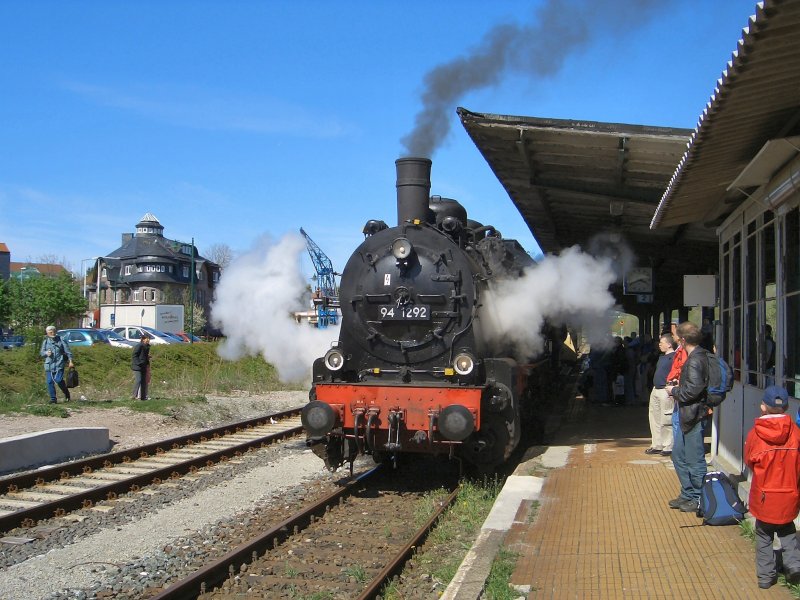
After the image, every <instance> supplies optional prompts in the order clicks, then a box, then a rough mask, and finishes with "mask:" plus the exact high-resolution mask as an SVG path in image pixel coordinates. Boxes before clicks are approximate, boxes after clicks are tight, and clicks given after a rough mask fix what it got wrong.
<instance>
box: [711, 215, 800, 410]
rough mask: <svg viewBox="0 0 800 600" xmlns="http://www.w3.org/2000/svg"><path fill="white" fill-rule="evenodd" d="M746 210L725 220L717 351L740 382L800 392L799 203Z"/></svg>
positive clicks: (795, 394) (794, 393)
mask: <svg viewBox="0 0 800 600" xmlns="http://www.w3.org/2000/svg"><path fill="white" fill-rule="evenodd" d="M754 212H757V211H755V210H753V209H748V210H746V211H744V212H743V213H742V214H741V215H740V219H739V218H737V219H735V222H734V223H729V224H727V225H726V227H725V229H724V230H723V232H722V233H721V238H720V242H721V246H720V252H721V255H720V308H721V321H722V328H723V332H724V335H723V342H722V347H721V348H718V349H717V350H718V352H719V353H720V354H721V355H722V356H723V357H724V358H725V359H726V360H727V361H728V362H729V363H730V364H731V366H732V367H733V369H734V376H735V378H736V380H737V381H740V382H741V383H743V384H745V385H752V386H756V387H761V388H765V387H767V386H770V385H782V386H784V387H785V388H786V389H787V390H788V392H789V394H790V395H792V396H794V397H798V396H800V208H798V199H794V201H793V202H791V203H787V204H786V205H783V206H781V207H779V208H778V209H777V210H775V211H770V210H761V212H758V214H754Z"/></svg>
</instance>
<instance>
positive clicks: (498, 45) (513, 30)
mask: <svg viewBox="0 0 800 600" xmlns="http://www.w3.org/2000/svg"><path fill="white" fill-rule="evenodd" d="M672 4H673V0H545V1H544V2H543V3H542V4H541V5H539V6H538V8H537V9H536V10H535V12H534V15H533V19H532V22H531V23H528V24H517V23H508V24H503V25H498V26H496V27H494V28H492V29H491V30H490V31H489V32H487V33H486V35H485V36H484V38H483V40H482V42H481V43H480V44H479V45H478V46H477V47H476V48H474V49H473V50H472V51H471V52H469V53H468V54H467V55H465V56H461V57H458V58H456V59H454V60H452V61H451V62H449V63H446V64H443V65H439V66H438V67H435V68H434V69H433V70H432V71H430V72H428V73H427V74H426V75H425V80H424V90H423V92H422V109H421V110H420V112H419V113H417V116H416V119H415V124H414V129H413V130H412V131H411V133H409V134H408V135H406V136H405V137H404V138H403V139H402V140H401V142H402V143H403V145H404V146H405V148H406V151H407V152H408V154H409V155H410V156H425V157H429V158H430V157H432V156H433V153H434V152H435V151H436V149H437V148H438V147H439V146H440V145H441V144H442V142H443V141H444V139H445V138H446V137H447V134H448V132H449V131H450V123H451V122H450V118H451V116H452V114H453V112H454V110H455V107H456V105H457V102H458V100H459V98H461V97H462V96H464V95H465V94H466V93H467V92H469V91H471V90H476V89H480V88H485V87H489V86H493V85H496V84H498V83H499V82H500V81H501V79H502V78H503V77H504V76H505V74H506V73H508V72H515V73H522V74H527V75H530V76H532V77H536V78H541V77H546V76H548V75H552V74H554V73H556V72H558V71H559V69H561V67H562V65H563V63H564V60H565V59H566V58H567V57H568V56H569V55H570V54H571V53H573V52H575V51H576V50H578V49H580V48H582V47H585V46H587V45H588V44H589V43H590V42H591V41H592V40H593V39H594V38H596V37H602V36H608V35H619V34H620V32H624V31H625V30H629V29H631V28H635V27H637V26H640V25H641V24H642V23H644V22H646V20H647V19H649V18H650V17H651V16H652V14H653V13H655V12H656V9H658V10H666V9H668V8H669V6H670V5H672Z"/></svg>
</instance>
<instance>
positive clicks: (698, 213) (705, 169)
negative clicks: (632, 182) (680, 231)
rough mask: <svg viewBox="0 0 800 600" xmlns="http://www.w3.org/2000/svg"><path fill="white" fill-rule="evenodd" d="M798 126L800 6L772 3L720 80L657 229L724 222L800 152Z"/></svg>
mask: <svg viewBox="0 0 800 600" xmlns="http://www.w3.org/2000/svg"><path fill="white" fill-rule="evenodd" d="M799 123H800V1H798V0H767V1H765V2H763V3H760V4H759V5H758V6H756V13H755V15H753V16H752V17H751V18H750V21H749V23H748V26H747V28H746V29H745V30H744V31H743V35H742V38H741V39H740V40H739V43H738V45H737V47H736V50H735V51H734V53H733V55H732V56H731V60H730V61H729V62H728V65H727V68H726V69H725V71H724V72H723V73H722V75H721V76H720V78H719V79H718V80H717V82H716V88H715V90H714V93H713V94H712V96H711V99H710V100H709V102H708V104H707V105H706V108H705V110H704V111H703V114H702V115H701V116H700V120H699V122H698V124H697V127H696V128H695V130H694V131H693V132H692V134H691V141H690V144H689V146H688V148H687V149H686V152H685V154H684V155H683V156H682V157H681V159H680V162H679V164H678V167H677V169H676V171H675V174H674V176H673V177H672V178H671V180H670V182H669V185H668V186H667V188H666V190H665V193H664V195H663V198H662V199H661V201H660V204H659V206H658V209H657V211H656V212H655V214H654V216H653V221H652V227H653V228H656V229H660V228H663V227H667V228H669V227H672V226H675V225H681V224H683V223H689V222H712V223H714V222H716V223H719V222H721V221H722V220H723V219H724V218H725V217H726V216H727V215H729V214H730V213H731V212H732V211H733V210H734V209H735V208H736V207H737V206H738V205H739V204H741V203H742V202H743V201H744V200H745V199H746V198H747V197H748V196H751V195H753V194H754V192H755V191H756V190H757V189H758V187H759V186H760V185H761V184H763V183H764V182H765V181H767V180H768V179H769V178H770V177H771V176H772V175H773V174H774V173H775V172H777V171H778V169H780V168H781V167H782V166H783V165H784V164H786V162H788V161H789V160H790V159H791V158H793V157H794V156H796V155H797V153H798V152H800V147H798V144H797V142H798V139H797V136H798V135H800V125H799ZM751 161H752V162H751ZM745 170H746V171H747V172H745Z"/></svg>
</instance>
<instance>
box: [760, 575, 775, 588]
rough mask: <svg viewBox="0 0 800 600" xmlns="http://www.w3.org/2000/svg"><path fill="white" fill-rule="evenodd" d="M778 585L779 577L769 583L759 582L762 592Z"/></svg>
mask: <svg viewBox="0 0 800 600" xmlns="http://www.w3.org/2000/svg"><path fill="white" fill-rule="evenodd" d="M776 583H778V578H777V577H773V578H772V579H770V580H769V581H759V582H758V587H760V588H761V589H762V590H768V589H769V588H771V587H772V586H773V585H775V584H776Z"/></svg>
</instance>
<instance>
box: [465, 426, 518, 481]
mask: <svg viewBox="0 0 800 600" xmlns="http://www.w3.org/2000/svg"><path fill="white" fill-rule="evenodd" d="M509 442H510V436H509V434H508V427H507V426H506V423H505V420H503V419H502V418H499V417H492V418H489V419H487V420H486V421H484V422H483V423H482V424H481V429H480V431H478V432H476V433H474V434H472V436H471V437H470V439H469V440H468V441H467V442H466V443H465V444H464V459H465V460H466V461H468V462H470V463H472V464H473V465H475V467H476V468H477V469H478V470H479V471H483V472H487V471H490V470H491V469H493V468H494V467H496V466H497V465H499V464H501V463H502V462H503V461H504V460H505V450H506V446H507V445H508V444H509Z"/></svg>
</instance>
